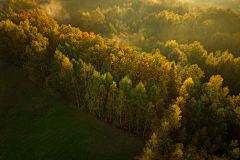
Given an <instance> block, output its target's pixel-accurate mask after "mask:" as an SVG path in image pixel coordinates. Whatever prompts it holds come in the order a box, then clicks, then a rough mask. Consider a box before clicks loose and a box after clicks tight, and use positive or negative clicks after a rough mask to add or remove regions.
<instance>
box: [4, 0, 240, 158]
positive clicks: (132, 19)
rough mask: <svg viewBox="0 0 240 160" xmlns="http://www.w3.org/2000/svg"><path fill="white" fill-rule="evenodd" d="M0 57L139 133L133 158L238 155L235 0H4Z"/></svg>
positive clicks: (239, 45)
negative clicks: (139, 144) (137, 152)
mask: <svg viewBox="0 0 240 160" xmlns="http://www.w3.org/2000/svg"><path fill="white" fill-rule="evenodd" d="M0 8H1V9H0V21H1V22H0V35H1V36H0V58H1V61H7V62H8V63H11V64H15V65H17V66H19V67H20V68H21V69H22V70H24V72H25V73H26V74H27V76H28V78H29V79H30V80H31V81H33V82H34V83H36V84H38V85H39V86H41V87H44V88H45V90H47V91H48V92H49V93H51V94H52V95H58V96H61V97H64V99H65V100H67V102H68V103H70V104H73V105H75V106H77V107H78V108H79V110H84V111H86V113H87V114H89V115H91V116H92V117H97V118H99V119H101V120H102V121H103V122H105V123H107V124H111V125H113V126H114V127H116V128H119V129H121V130H123V131H124V132H126V133H128V134H133V135H135V136H136V137H138V138H139V139H143V140H144V141H145V146H144V148H143V150H142V153H141V154H140V155H138V156H137V157H135V159H139V160H150V159H153V160H155V159H188V160H194V159H210V160H216V159H219V160H225V159H229V160H237V159H240V147H239V142H240V2H239V1H236V0H235V1H234V0H225V1H223V0H221V1H217V0H211V1H204V0H202V1H200V0H194V1H187V0H183V1H181V0H171V1H170V0H81V1H75V0H69V1H66V0H62V1H56V0H54V1H50V0H35V1H33V0H4V1H1V5H0Z"/></svg>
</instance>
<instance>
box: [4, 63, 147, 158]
mask: <svg viewBox="0 0 240 160" xmlns="http://www.w3.org/2000/svg"><path fill="white" fill-rule="evenodd" d="M142 147H143V142H142V141H141V140H139V139H138V138H136V137H134V136H130V135H129V134H127V133H124V132H122V131H121V130H118V129H116V128H114V127H111V126H109V125H107V124H105V123H103V122H102V121H101V120H98V119H97V118H94V117H90V116H89V115H88V114H87V113H84V112H83V111H81V110H80V109H77V108H75V107H71V106H69V105H67V103H66V102H65V101H64V100H63V99H61V98H56V97H53V96H51V95H50V94H49V93H48V92H46V91H45V90H44V89H42V88H41V87H39V86H37V85H35V84H34V83H33V82H31V81H29V80H28V78H27V77H26V76H25V75H24V72H23V71H22V70H21V69H20V68H18V67H16V66H13V65H7V64H3V67H0V159H14V160H15V159H24V160H27V159H133V158H134V157H135V156H137V155H139V154H140V153H141V151H142Z"/></svg>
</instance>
